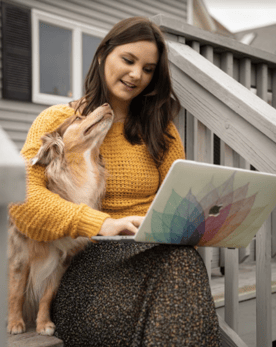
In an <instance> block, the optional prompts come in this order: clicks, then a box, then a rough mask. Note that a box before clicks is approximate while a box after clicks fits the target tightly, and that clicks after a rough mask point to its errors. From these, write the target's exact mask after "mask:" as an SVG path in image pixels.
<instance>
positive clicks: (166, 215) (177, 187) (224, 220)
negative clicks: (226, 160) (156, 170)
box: [93, 159, 276, 248]
mask: <svg viewBox="0 0 276 347" xmlns="http://www.w3.org/2000/svg"><path fill="white" fill-rule="evenodd" d="M275 205H276V175H273V174H268V173H263V172H258V171H249V170H243V169H237V168H233V167H226V166H218V165H210V164H205V163H199V162H195V161H189V160H181V159H179V160H176V161H175V162H174V163H173V164H172V166H171V168H170V170H169V171H168V173H167V176H166V177H165V179H164V181H163V183H162V185H161V187H160V189H159V190H158V192H157V194H156V196H155V198H154V200H153V202H152V204H151V206H150V208H149V210H148V212H147V214H146V216H145V219H144V220H143V222H142V224H141V225H140V227H139V230H138V232H137V233H136V234H135V235H132V236H125V235H118V236H112V237H111V236H110V237H109V236H94V237H93V240H97V241H119V240H121V241H124V242H129V241H130V242H133V241H135V242H144V243H165V244H176V245H186V246H199V247H228V248H240V247H247V246H248V244H249V243H250V241H251V240H252V239H253V237H254V236H255V235H256V233H257V232H258V230H259V229H260V227H261V226H262V224H263V223H264V221H265V220H266V219H267V217H268V216H269V214H270V213H271V212H272V210H273V209H274V207H275Z"/></svg>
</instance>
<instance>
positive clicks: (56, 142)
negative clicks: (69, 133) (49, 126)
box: [30, 130, 64, 165]
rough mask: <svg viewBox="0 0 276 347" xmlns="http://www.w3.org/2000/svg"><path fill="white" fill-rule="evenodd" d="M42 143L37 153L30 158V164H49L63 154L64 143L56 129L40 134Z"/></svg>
mask: <svg viewBox="0 0 276 347" xmlns="http://www.w3.org/2000/svg"><path fill="white" fill-rule="evenodd" d="M41 140H42V145H41V147H40V149H39V151H38V152H37V155H36V156H35V157H33V158H32V159H31V160H30V163H31V165H35V164H40V165H49V164H50V163H51V162H52V161H53V160H55V159H57V158H61V157H62V156H63V154H64V143H63V140H62V137H61V136H60V134H59V132H58V131H57V130H55V131H53V132H52V133H47V134H45V135H43V136H42V138H41Z"/></svg>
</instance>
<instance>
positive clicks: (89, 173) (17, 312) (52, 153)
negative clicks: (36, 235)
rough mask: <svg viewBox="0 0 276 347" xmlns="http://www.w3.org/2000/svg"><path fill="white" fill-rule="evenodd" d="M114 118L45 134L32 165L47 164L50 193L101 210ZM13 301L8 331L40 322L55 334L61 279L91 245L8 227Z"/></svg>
mask: <svg viewBox="0 0 276 347" xmlns="http://www.w3.org/2000/svg"><path fill="white" fill-rule="evenodd" d="M113 119H114V114H113V111H112V109H111V108H110V106H109V104H104V105H102V106H100V107H98V108H97V109H96V110H95V111H93V112H92V113H90V114H89V115H88V116H87V117H84V116H80V115H78V114H74V115H73V116H71V117H69V118H68V119H67V120H66V121H65V122H64V123H62V124H61V126H60V127H59V128H58V129H57V130H55V131H53V132H51V133H47V134H45V135H44V136H43V137H42V138H41V140H42V145H41V147H40V149H39V151H38V153H37V155H36V156H35V157H34V158H32V159H31V161H30V165H37V164H39V165H45V174H46V178H47V188H48V189H49V190H50V191H52V192H54V193H56V194H59V195H60V197H62V198H63V199H65V200H68V201H71V202H73V203H76V204H80V203H85V204H87V205H88V206H90V207H91V208H93V209H98V210H99V209H100V207H101V200H102V198H103V196H104V193H105V182H106V177H107V172H106V169H105V168H104V164H103V160H102V157H101V155H100V145H101V144H102V142H103V140H104V138H105V136H106V134H107V132H108V130H109V129H110V127H111V125H112V123H113ZM8 240H9V241H8V258H9V297H8V306H9V314H8V327H7V330H8V332H9V333H11V334H19V333H23V332H24V331H26V322H28V321H29V320H30V318H31V320H32V321H34V319H35V317H36V331H37V332H38V333H39V334H41V335H53V333H54V331H55V325H54V323H53V322H52V321H51V318H50V307H51V302H52V299H53V298H54V296H55V294H56V292H57V289H58V286H59V284H60V280H61V277H62V276H63V274H64V273H65V271H66V269H67V268H68V266H69V264H70V260H71V258H72V257H73V256H74V255H75V254H76V253H78V252H79V251H81V250H83V249H84V248H85V246H86V245H87V243H88V242H90V241H89V239H88V238H85V237H77V238H76V239H73V238H71V237H64V238H61V239H58V240H54V241H51V242H38V241H35V240H32V239H30V238H28V237H27V236H25V235H24V234H22V233H21V232H20V231H19V230H17V229H16V227H15V225H14V224H12V222H11V225H10V228H9V238H8Z"/></svg>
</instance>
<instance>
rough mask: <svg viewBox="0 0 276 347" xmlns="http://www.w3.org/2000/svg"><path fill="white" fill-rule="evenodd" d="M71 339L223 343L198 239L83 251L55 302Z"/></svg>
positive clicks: (73, 345) (71, 344) (103, 245)
mask: <svg viewBox="0 0 276 347" xmlns="http://www.w3.org/2000/svg"><path fill="white" fill-rule="evenodd" d="M52 318H53V321H54V323H55V324H56V333H55V335H56V336H57V337H59V338H60V339H62V340H63V341H64V345H65V346H66V347H78V346H80V347H85V346H98V347H101V346H107V347H108V346H131V347H136V346H155V347H156V346H177V347H178V346H179V347H180V346H181V347H183V346H197V347H198V346H221V341H220V334H219V326H218V319H217V316H216V312H215V306H214V302H213V299H212V296H211V291H210V286H209V281H208V275H207V272H206V268H205V265H204V263H203V261H202V259H201V257H200V255H199V254H198V252H197V251H196V250H195V249H194V248H193V247H184V246H172V245H157V246H156V245H155V246H153V245H149V244H139V243H120V242H100V243H98V244H91V245H90V246H88V247H87V249H86V250H85V251H83V252H81V253H80V254H78V255H77V256H76V257H75V258H74V260H73V261H72V263H71V265H70V267H69V269H68V270H67V272H66V274H65V275H64V277H63V279H62V281H61V285H60V288H59V290H58V293H57V296H56V298H55V300H54V301H53V305H52Z"/></svg>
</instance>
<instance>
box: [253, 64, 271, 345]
mask: <svg viewBox="0 0 276 347" xmlns="http://www.w3.org/2000/svg"><path fill="white" fill-rule="evenodd" d="M267 87H268V67H267V65H266V64H259V65H258V66H257V95H258V96H259V97H260V98H262V99H263V100H265V101H267ZM256 240H257V246H256V253H257V254H256V258H257V265H256V278H257V283H256V294H257V297H256V310H257V318H256V319H257V346H258V347H268V346H271V345H272V310H271V300H272V297H271V215H270V216H269V217H268V219H267V220H266V222H265V223H264V224H263V225H262V227H261V229H260V230H259V231H258V233H257V236H256Z"/></svg>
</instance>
